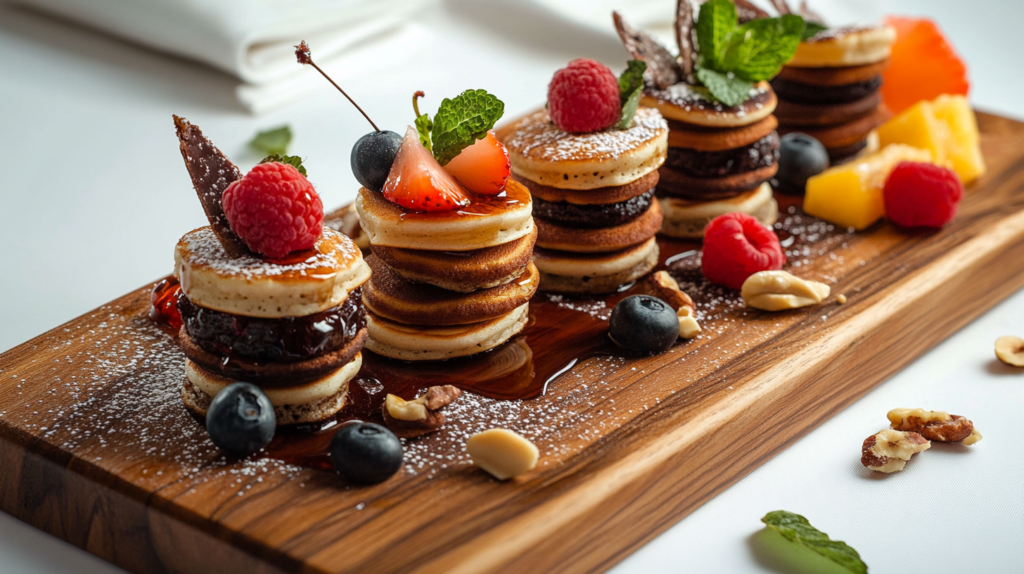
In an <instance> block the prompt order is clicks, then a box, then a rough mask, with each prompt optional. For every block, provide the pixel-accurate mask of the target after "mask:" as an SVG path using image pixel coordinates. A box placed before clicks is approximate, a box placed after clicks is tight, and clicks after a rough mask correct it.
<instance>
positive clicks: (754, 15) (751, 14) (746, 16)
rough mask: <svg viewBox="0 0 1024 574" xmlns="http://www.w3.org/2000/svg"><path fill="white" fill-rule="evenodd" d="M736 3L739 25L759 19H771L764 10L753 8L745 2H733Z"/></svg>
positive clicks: (742, 0) (743, 0) (741, 0)
mask: <svg viewBox="0 0 1024 574" xmlns="http://www.w3.org/2000/svg"><path fill="white" fill-rule="evenodd" d="M735 3H736V16H737V18H738V19H739V21H740V24H746V23H747V22H750V21H751V20H759V19H761V18H771V15H770V14H768V13H767V12H765V11H764V10H762V9H760V8H758V7H757V6H754V5H753V4H751V3H750V2H748V1H747V0H735Z"/></svg>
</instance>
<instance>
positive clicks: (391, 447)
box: [331, 422, 402, 484]
mask: <svg viewBox="0 0 1024 574" xmlns="http://www.w3.org/2000/svg"><path fill="white" fill-rule="evenodd" d="M331 464H333V465H334V469H335V470H337V471H338V472H339V473H340V474H341V475H342V476H344V477H345V479H346V480H350V481H352V482H360V483H363V484H373V483H377V482H384V481H385V480H387V479H388V478H391V475H393V474H395V473H396V472H398V469H399V468H401V467H402V443H401V442H399V441H398V437H397V436H395V433H393V432H391V431H389V430H388V429H386V428H384V427H382V426H380V425H377V424H373V423H364V422H357V423H351V424H347V425H345V426H343V427H341V430H339V431H338V432H337V433H335V435H334V438H333V439H331Z"/></svg>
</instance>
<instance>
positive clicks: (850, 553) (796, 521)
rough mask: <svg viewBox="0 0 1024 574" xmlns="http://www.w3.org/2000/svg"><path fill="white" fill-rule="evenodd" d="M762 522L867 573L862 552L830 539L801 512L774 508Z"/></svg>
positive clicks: (829, 557)
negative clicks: (795, 512)
mask: <svg viewBox="0 0 1024 574" xmlns="http://www.w3.org/2000/svg"><path fill="white" fill-rule="evenodd" d="M761 522H764V523H765V525H767V526H768V528H770V529H772V530H774V531H776V532H778V533H779V534H781V535H782V536H783V537H784V538H785V539H786V540H789V541H790V542H795V543H796V544H799V545H801V546H803V547H804V548H808V549H810V550H813V551H814V552H817V553H818V554H820V555H822V556H824V557H825V558H828V559H829V560H831V561H832V562H835V563H836V564H838V565H839V566H842V567H843V568H845V569H846V570H849V571H850V572H854V573H855V574H867V571H868V566H867V564H865V563H864V561H863V560H861V559H860V554H858V553H857V551H856V550H854V549H853V548H851V547H850V546H849V545H848V544H846V543H845V542H842V541H839V540H832V539H830V538H829V537H828V534H825V533H824V532H822V531H820V530H818V529H817V528H815V527H813V526H811V523H810V522H809V521H808V520H807V519H806V518H804V517H803V516H800V515H799V514H793V513H792V512H786V511H785V510H774V511H772V512H769V513H768V514H765V515H764V518H762V519H761Z"/></svg>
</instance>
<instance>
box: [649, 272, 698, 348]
mask: <svg viewBox="0 0 1024 574" xmlns="http://www.w3.org/2000/svg"><path fill="white" fill-rule="evenodd" d="M640 291H641V292H642V293H644V294H645V295H650V296H651V297H657V298H658V299H661V300H662V301H664V302H665V303H668V306H669V307H672V309H674V310H675V312H676V315H677V316H678V317H679V336H680V337H682V338H684V339H692V338H694V337H696V336H697V335H698V334H699V333H700V331H701V329H700V324H698V323H697V317H696V315H695V314H694V313H695V311H696V307H695V306H694V304H693V299H691V298H690V296H689V295H687V294H686V293H684V292H683V291H682V289H680V288H679V283H677V282H676V280H675V279H673V278H672V276H671V275H669V274H668V271H658V272H657V273H652V274H651V275H649V276H648V277H647V279H645V280H644V282H643V283H641V284H640Z"/></svg>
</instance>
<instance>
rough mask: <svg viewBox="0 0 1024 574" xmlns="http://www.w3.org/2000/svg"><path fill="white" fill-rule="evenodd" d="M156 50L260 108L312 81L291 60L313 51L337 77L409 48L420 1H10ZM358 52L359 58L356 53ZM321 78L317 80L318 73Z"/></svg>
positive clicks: (416, 33) (287, 98) (298, 91)
mask: <svg viewBox="0 0 1024 574" xmlns="http://www.w3.org/2000/svg"><path fill="white" fill-rule="evenodd" d="M17 2H18V3H19V4H22V5H24V6H28V7H31V8H35V9H38V10H41V11H44V12H50V13H53V14H56V15H58V16H61V17H63V18H67V19H70V20H74V21H77V22H80V23H82V24H85V25H88V26H91V27H94V28H97V29H100V30H102V31H104V32H107V33H110V34H113V35H115V36H119V37H121V38H124V39H127V40H130V41H132V42H136V43H139V44H142V45H145V46H148V47H150V48H154V49H156V50H159V51H162V52H168V53H171V54H175V55H178V56H184V57H186V58H191V59H193V60H198V61H200V62H204V63H206V64H209V65H211V66H213V67H215V68H219V69H221V70H223V71H225V72H228V73H230V74H232V75H234V76H236V77H237V78H239V79H240V80H241V85H240V86H239V88H238V90H237V93H238V97H239V100H240V101H241V102H242V104H243V105H245V106H246V107H247V108H249V109H250V110H252V111H254V112H256V113H259V112H262V111H266V110H268V109H271V108H273V107H277V106H280V105H282V104H284V103H287V102H288V101H290V100H294V99H295V98H296V97H297V96H298V95H300V94H301V93H303V92H304V91H307V90H308V89H309V88H311V87H312V86H314V85H316V84H315V82H313V81H311V80H312V79H313V78H311V77H310V76H311V75H315V74H310V70H309V69H308V68H304V67H303V66H300V65H299V64H297V63H296V61H295V53H294V52H295V49H294V47H293V46H294V45H295V44H297V43H298V42H299V41H300V40H306V41H307V42H309V45H310V47H311V48H312V49H313V58H314V59H315V60H316V62H317V64H318V65H319V66H320V67H321V68H324V69H325V70H327V71H329V72H330V71H331V70H339V71H340V72H341V76H340V77H339V78H335V79H336V80H342V79H344V78H345V77H352V76H353V75H354V74H356V73H360V72H362V71H366V70H368V69H369V68H368V67H367V66H365V65H360V61H361V60H365V59H366V54H365V53H366V52H367V51H368V50H370V49H373V50H382V49H387V48H392V49H388V50H387V52H386V53H388V54H389V57H391V56H392V55H397V56H399V57H400V56H401V54H402V53H403V51H402V50H400V49H394V48H399V47H400V46H403V45H404V46H405V50H404V51H405V52H406V53H407V54H406V55H412V53H413V50H414V48H413V47H414V46H417V43H416V40H414V39H413V38H410V37H408V36H410V35H413V36H416V37H417V39H419V38H421V37H422V36H423V35H424V30H423V29H422V28H418V27H416V26H406V25H405V22H406V21H407V20H408V19H409V17H410V16H411V14H412V13H413V12H414V11H415V10H416V9H418V8H419V7H420V6H421V5H422V1H420V0H17ZM360 55H362V56H363V57H362V58H360V57H359V56H360ZM319 81H320V82H323V80H322V79H321V80H319Z"/></svg>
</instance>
